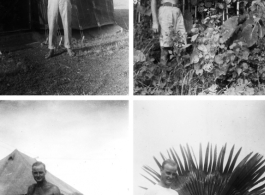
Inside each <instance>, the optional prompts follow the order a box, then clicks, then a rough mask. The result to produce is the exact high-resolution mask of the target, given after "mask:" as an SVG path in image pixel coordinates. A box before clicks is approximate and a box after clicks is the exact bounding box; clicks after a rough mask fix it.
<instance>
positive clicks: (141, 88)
mask: <svg viewBox="0 0 265 195" xmlns="http://www.w3.org/2000/svg"><path fill="white" fill-rule="evenodd" d="M216 6H218V7H219V8H220V7H222V6H220V4H216ZM224 7H225V6H224ZM246 9H247V10H248V11H247V12H245V13H244V14H243V15H240V16H233V17H231V18H229V19H228V20H226V21H225V22H224V23H223V24H220V23H221V17H222V15H221V14H218V13H215V14H212V13H211V12H209V13H208V16H207V17H206V18H205V19H204V20H202V21H201V23H197V24H194V25H193V28H192V29H191V35H190V36H191V41H190V44H189V45H186V46H185V47H183V46H182V43H179V41H178V40H180V37H179V34H178V33H176V35H175V37H174V40H175V41H174V48H173V50H172V51H170V53H171V56H170V62H169V63H168V65H167V66H162V65H161V64H160V63H159V62H157V61H158V60H157V59H159V58H158V57H156V56H152V52H151V51H152V48H154V47H150V49H149V50H148V52H149V53H147V54H146V55H147V60H146V61H145V62H138V63H136V64H135V66H134V87H135V88H134V93H135V94H136V95H219V94H224V95H256V94H264V92H263V91H264V86H265V84H264V80H265V67H264V61H265V59H264V56H265V52H264V47H265V46H264V43H265V41H264V39H265V38H264V34H265V26H264V25H265V1H264V0H254V1H252V4H251V6H250V7H249V8H248V7H246ZM214 11H215V10H214ZM145 27H146V28H147V26H145ZM149 29H150V28H149ZM138 32H139V31H138ZM143 37H144V36H143ZM151 40H154V39H151ZM142 43H144V41H142ZM149 43H151V42H150V41H149ZM153 45H154V43H153V44H152V46H153ZM137 49H141V47H139V48H137ZM145 52H146V50H145ZM157 55H160V54H159V53H158V54H157Z"/></svg>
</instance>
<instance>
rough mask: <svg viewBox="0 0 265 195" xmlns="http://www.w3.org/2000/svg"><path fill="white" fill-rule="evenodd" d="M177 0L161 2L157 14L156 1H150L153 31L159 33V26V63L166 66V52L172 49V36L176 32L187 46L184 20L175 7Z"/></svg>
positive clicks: (167, 54) (162, 0)
mask: <svg viewBox="0 0 265 195" xmlns="http://www.w3.org/2000/svg"><path fill="white" fill-rule="evenodd" d="M177 3H178V0H161V5H160V7H159V10H158V13H157V0H151V11H152V18H153V26H152V28H153V31H154V32H155V33H157V32H159V26H160V47H161V58H160V62H161V63H162V64H163V65H166V63H167V61H168V57H169V53H168V50H170V49H172V47H173V39H172V38H173V36H174V34H175V33H177V32H178V31H179V32H180V33H181V34H182V36H183V39H184V40H183V41H184V43H185V44H187V40H186V29H185V25H184V19H183V16H182V13H181V11H180V9H179V8H178V7H177Z"/></svg>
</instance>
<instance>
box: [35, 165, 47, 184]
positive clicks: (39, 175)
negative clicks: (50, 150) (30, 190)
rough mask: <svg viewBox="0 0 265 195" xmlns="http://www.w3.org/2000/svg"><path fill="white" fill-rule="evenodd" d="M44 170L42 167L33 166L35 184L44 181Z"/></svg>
mask: <svg viewBox="0 0 265 195" xmlns="http://www.w3.org/2000/svg"><path fill="white" fill-rule="evenodd" d="M45 174H46V171H45V168H44V166H43V165H38V166H34V167H33V168H32V175H33V177H34V179H35V181H36V182H37V183H39V182H42V181H43V180H44V179H45Z"/></svg>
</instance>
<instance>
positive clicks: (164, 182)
mask: <svg viewBox="0 0 265 195" xmlns="http://www.w3.org/2000/svg"><path fill="white" fill-rule="evenodd" d="M176 171H177V164H176V163H175V162H174V161H172V160H170V159H169V160H165V161H164V162H163V164H162V167H161V170H160V172H161V178H160V182H159V183H158V184H156V185H154V186H153V187H152V188H149V189H148V190H147V191H146V193H145V195H178V192H177V191H175V190H172V189H171V188H170V187H171V185H172V184H173V180H174V178H175V177H176Z"/></svg>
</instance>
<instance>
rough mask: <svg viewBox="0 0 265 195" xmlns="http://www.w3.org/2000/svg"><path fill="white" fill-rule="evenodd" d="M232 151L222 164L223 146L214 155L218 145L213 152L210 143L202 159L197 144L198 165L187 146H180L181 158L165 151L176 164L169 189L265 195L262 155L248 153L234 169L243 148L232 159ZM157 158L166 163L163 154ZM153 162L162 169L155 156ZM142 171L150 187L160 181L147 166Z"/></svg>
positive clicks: (203, 194) (204, 194)
mask: <svg viewBox="0 0 265 195" xmlns="http://www.w3.org/2000/svg"><path fill="white" fill-rule="evenodd" d="M234 148H235V147H234V146H233V147H232V148H231V150H230V152H229V157H228V160H227V162H225V154H226V149H227V148H226V144H225V145H224V146H223V147H222V148H221V150H220V152H219V154H217V146H215V147H214V149H213V147H212V144H209V143H208V144H207V147H206V151H205V156H204V158H203V151H202V145H201V144H200V147H199V161H198V163H197V159H196V157H195V155H194V152H193V149H192V148H191V147H190V146H189V145H188V144H187V145H186V147H183V146H182V145H180V155H178V154H177V152H176V150H175V149H174V148H171V149H169V150H167V155H168V158H169V159H172V160H174V161H175V162H176V164H177V177H176V178H175V179H174V182H173V185H172V188H173V189H175V190H177V191H178V193H179V195H239V194H240V195H265V184H262V182H264V181H265V178H264V177H263V174H264V172H265V166H264V163H265V160H263V156H261V155H260V154H258V153H256V154H254V155H252V153H250V154H248V155H247V156H246V157H245V158H243V160H241V161H240V162H239V164H238V165H237V166H236V161H237V159H238V157H239V154H240V152H241V150H242V148H240V149H239V150H238V151H237V152H236V154H235V156H234V157H233V154H234ZM160 155H161V157H162V159H163V161H164V160H166V158H165V156H164V155H163V154H162V153H160ZM180 157H182V159H181V158H180ZM154 160H155V162H156V164H157V165H158V167H159V169H161V164H160V162H159V161H158V160H157V159H156V158H155V157H154ZM143 169H144V171H145V172H147V173H148V174H149V176H151V178H152V179H150V178H148V177H146V176H144V175H143V176H144V177H145V178H146V179H148V180H149V181H151V182H152V183H153V184H154V183H157V182H159V180H160V173H158V172H156V171H155V170H154V169H152V168H150V167H148V166H144V167H143ZM258 185H260V186H258ZM142 188H144V187H142Z"/></svg>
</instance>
